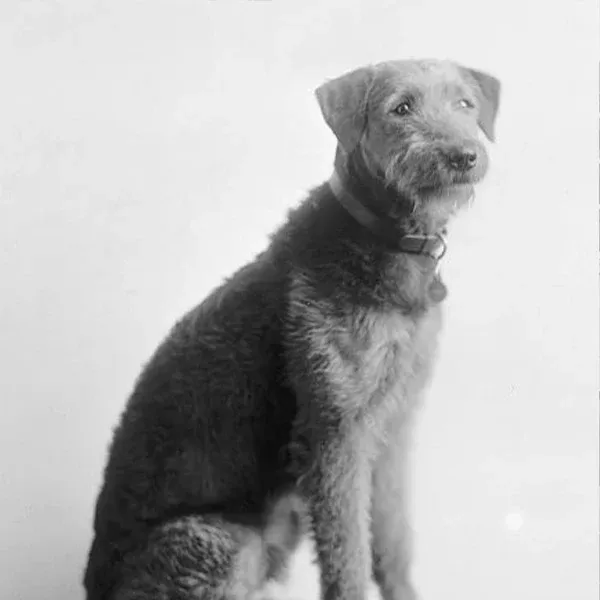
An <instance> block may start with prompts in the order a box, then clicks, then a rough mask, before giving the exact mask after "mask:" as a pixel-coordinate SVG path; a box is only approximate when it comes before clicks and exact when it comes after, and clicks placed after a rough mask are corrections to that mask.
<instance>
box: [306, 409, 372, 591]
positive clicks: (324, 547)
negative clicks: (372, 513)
mask: <svg viewBox="0 0 600 600" xmlns="http://www.w3.org/2000/svg"><path fill="white" fill-rule="evenodd" d="M323 425H324V423H323V421H322V420H321V421H320V423H319V427H318V430H319V431H321V432H323V434H322V435H319V436H311V437H312V442H313V443H311V446H313V448H312V449H313V454H312V459H311V461H310V462H311V465H310V468H309V470H308V472H307V473H306V474H305V476H304V477H302V478H301V487H302V488H303V491H304V493H305V494H306V496H307V497H308V498H309V499H310V510H311V517H312V526H313V535H314V540H315V545H316V550H317V557H318V562H319V565H320V568H321V597H322V598H323V600H365V599H366V597H367V589H368V586H369V582H370V580H371V572H372V567H371V547H370V527H369V510H370V491H371V490H370V488H371V470H370V465H369V461H368V454H369V452H368V448H367V447H366V443H367V440H366V436H365V433H364V431H363V432H361V430H360V428H359V427H358V426H357V425H356V424H352V425H351V426H350V425H349V426H346V424H341V425H338V426H335V427H329V426H327V425H326V426H325V427H324V426H323ZM324 432H327V433H326V434H325V433H324Z"/></svg>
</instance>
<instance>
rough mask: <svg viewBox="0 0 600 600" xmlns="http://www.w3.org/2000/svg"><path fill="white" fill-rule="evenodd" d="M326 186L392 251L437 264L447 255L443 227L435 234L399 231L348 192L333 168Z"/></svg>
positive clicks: (358, 220) (357, 219) (355, 217)
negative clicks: (417, 256) (416, 256)
mask: <svg viewBox="0 0 600 600" xmlns="http://www.w3.org/2000/svg"><path fill="white" fill-rule="evenodd" d="M329 186H330V187H331V191H332V192H333V195H334V196H335V197H336V199H337V201H338V202H339V203H340V204H341V205H342V206H343V207H344V208H345V209H346V210H347V211H348V212H349V213H350V215H352V217H354V219H355V220H356V221H357V222H358V223H360V224H361V225H362V226H363V227H365V228H366V229H368V230H369V231H371V232H372V233H374V234H375V235H376V236H377V237H379V238H382V239H384V240H385V241H386V242H387V244H388V245H389V246H390V247H391V248H392V249H393V250H394V251H396V252H403V253H406V254H415V255H421V256H426V257H429V258H431V259H433V260H434V261H435V262H436V263H437V262H438V261H439V260H440V259H441V258H442V257H443V256H444V254H446V249H447V243H446V237H445V235H446V230H445V229H444V230H442V231H440V232H439V233H436V234H434V235H425V234H423V235H419V234H402V233H401V232H400V231H399V230H398V229H397V228H396V227H394V226H393V225H391V224H389V223H387V222H386V221H384V220H383V219H381V218H380V217H378V216H377V215H376V214H375V213H373V212H372V211H371V210H370V209H369V208H367V207H366V206H365V205H364V204H363V203H362V202H361V201H360V200H359V199H358V198H357V197H356V196H354V195H353V194H351V193H350V192H349V191H348V190H347V189H346V187H345V186H344V184H343V183H342V180H341V178H340V176H339V174H338V172H337V170H335V169H334V171H333V173H332V175H331V177H330V178H329Z"/></svg>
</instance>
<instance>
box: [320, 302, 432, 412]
mask: <svg viewBox="0 0 600 600" xmlns="http://www.w3.org/2000/svg"><path fill="white" fill-rule="evenodd" d="M439 328H440V311H439V308H437V307H433V308H432V309H430V310H429V311H428V312H426V313H424V314H423V315H420V316H418V317H412V316H407V315H404V314H402V313H401V312H399V311H386V312H380V311H374V310H364V311H361V312H358V313H355V314H353V315H352V316H350V317H348V319H347V323H346V324H345V326H339V327H338V328H337V331H335V333H334V335H333V336H332V338H333V339H332V342H333V343H332V347H331V352H330V362H329V365H328V368H329V370H330V372H329V378H330V381H331V382H332V384H333V385H335V387H336V388H337V389H338V392H339V393H341V395H342V396H343V397H344V404H345V409H346V410H351V411H357V413H360V414H366V413H374V412H376V411H378V410H379V409H380V408H382V407H387V408H390V409H392V408H410V407H411V406H410V404H411V402H412V401H413V399H414V396H415V394H414V393H413V392H415V391H417V390H418V389H420V388H421V387H422V386H423V385H424V384H425V382H426V380H427V377H428V374H429V370H430V364H431V362H432V359H433V354H434V352H435V348H436V339H437V334H438V331H439Z"/></svg>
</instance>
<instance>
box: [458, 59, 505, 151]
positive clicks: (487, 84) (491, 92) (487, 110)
mask: <svg viewBox="0 0 600 600" xmlns="http://www.w3.org/2000/svg"><path fill="white" fill-rule="evenodd" d="M461 70H462V71H463V74H465V75H466V78H467V79H468V80H469V81H471V82H473V83H474V84H475V89H476V92H477V95H478V96H479V127H481V130H482V131H483V133H485V135H486V136H487V138H488V139H489V140H490V141H491V142H493V141H495V139H496V136H495V133H494V123H495V122H496V115H497V114H498V105H499V104H500V81H498V79H496V78H495V77H492V75H488V74H487V73H483V72H482V71H477V70H475V69H467V68H465V67H461Z"/></svg>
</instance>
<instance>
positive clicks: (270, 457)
mask: <svg viewBox="0 0 600 600" xmlns="http://www.w3.org/2000/svg"><path fill="white" fill-rule="evenodd" d="M278 277H279V275H278V272H277V270H276V269H275V267H274V265H273V263H272V261H271V259H270V255H269V254H268V253H265V254H264V255H262V256H260V257H258V258H257V260H256V261H254V262H253V263H251V264H249V265H248V266H246V267H245V268H243V269H241V270H240V271H239V272H238V273H236V274H235V275H234V276H233V277H232V278H231V279H229V280H228V281H227V282H225V284H223V285H222V286H221V287H219V288H218V289H217V290H215V291H214V292H213V293H212V294H211V295H210V296H209V297H208V298H207V299H206V301H205V302H203V303H202V304H200V305H199V306H198V307H196V308H195V309H194V310H192V311H191V312H190V313H188V314H187V315H186V316H185V317H184V318H183V319H182V320H181V321H179V322H178V323H177V324H176V325H175V327H174V328H173V330H172V331H171V332H170V334H169V336H168V337H167V338H166V340H165V341H164V342H163V343H162V344H161V346H160V347H159V348H158V350H157V351H156V352H155V354H154V356H153V357H152V359H151V360H150V361H149V363H148V364H147V365H146V367H145V369H144V370H143V372H142V374H141V376H140V378H139V380H138V381H137V383H136V386H135V388H134V390H133V393H132V395H131V397H130V399H129V402H128V404H127V407H126V409H125V411H124V413H123V415H122V417H121V422H120V424H119V426H118V427H117V429H116V431H115V434H114V439H113V442H112V445H111V449H110V454H109V460H108V464H107V466H106V469H105V480H104V484H103V487H102V490H101V492H100V495H99V498H98V502H97V507H96V518H95V524H94V528H95V539H94V542H93V544H92V548H91V551H90V556H89V562H88V567H87V571H86V575H85V585H86V588H87V591H88V598H89V600H101V599H102V600H105V599H107V598H112V597H113V596H111V594H112V593H113V592H112V590H114V589H115V588H116V587H118V585H119V584H120V583H121V582H122V580H123V577H124V576H125V575H124V572H127V571H131V568H132V567H131V565H130V566H127V565H128V562H130V561H133V564H134V566H135V569H139V565H140V564H141V563H140V561H142V562H144V561H150V562H151V561H152V560H157V559H156V555H157V553H161V552H165V553H166V552H167V551H166V543H167V542H166V540H168V539H170V538H172V537H173V536H175V537H177V539H178V540H179V541H178V542H177V544H176V546H177V547H180V548H183V547H186V548H187V549H186V550H185V552H184V556H188V557H189V556H190V553H191V555H193V554H194V552H196V553H200V554H202V555H203V558H204V559H205V560H208V564H211V565H213V566H214V567H215V573H214V579H215V581H216V580H218V579H219V578H220V579H223V577H221V576H220V575H219V573H218V571H219V569H228V568H229V569H233V567H234V562H235V560H238V559H237V558H235V557H236V556H238V554H239V552H238V551H239V550H240V548H241V547H244V548H245V550H244V552H242V553H241V554H239V556H241V557H243V560H244V561H245V562H246V563H247V564H250V563H251V562H252V560H258V559H252V560H250V557H251V556H252V555H253V553H252V552H251V549H252V548H253V547H254V546H255V545H256V544H255V543H254V542H252V540H254V539H262V537H261V536H262V534H260V529H261V527H260V523H258V521H257V524H256V525H252V526H250V527H243V526H242V525H239V526H237V525H235V523H236V519H235V518H231V519H229V520H228V522H230V523H231V528H230V529H223V528H222V527H220V525H219V520H218V517H215V518H216V519H217V520H215V519H213V518H212V517H211V518H209V520H208V521H206V520H204V515H219V514H221V513H227V514H230V515H236V514H237V515H241V517H242V518H243V519H248V518H249V519H260V518H262V517H261V515H263V514H264V511H265V510H266V504H265V503H266V500H267V498H268V497H270V496H272V495H273V494H276V493H277V491H278V490H279V489H281V488H282V486H283V485H284V484H285V477H286V476H285V473H284V472H283V463H282V456H283V453H282V449H283V448H284V447H285V445H286V443H287V442H288V440H289V431H290V427H291V420H292V418H293V415H294V413H295V406H294V397H293V395H292V394H291V392H290V391H289V390H288V389H287V388H286V384H285V380H284V369H283V367H282V364H281V361H282V354H283V351H282V348H281V344H282V341H281V332H280V328H279V322H280V314H279V310H280V306H279V303H280V302H281V298H282V296H283V294H282V293H281V290H280V289H279V286H280V283H279V281H278ZM281 514H282V513H281V506H279V509H278V511H275V512H274V513H273V515H274V518H275V523H278V524H279V525H273V526H272V527H271V526H269V527H266V526H265V527H266V529H265V535H267V537H269V536H273V535H275V538H277V535H278V532H279V531H281V530H283V531H287V530H288V528H287V525H286V526H282V525H281V524H282V523H287V521H286V518H283V519H282V517H281ZM290 514H291V513H290ZM199 515H203V517H200V516H199ZM173 519H175V520H173ZM165 523H170V524H169V525H165ZM292 530H293V527H292ZM184 531H188V532H189V533H190V534H192V535H191V536H190V537H189V538H187V542H185V543H184V540H185V539H186V537H185V535H183V532H184ZM243 531H247V532H248V538H247V539H245V540H243V543H242V540H241V538H240V532H243ZM218 532H221V533H220V534H219V535H215V533H218ZM257 532H258V533H257ZM286 535H287V534H286ZM257 536H258V537H257ZM283 537H285V536H283ZM169 543H173V539H171V541H170V542H169ZM256 543H258V542H256ZM287 545H288V544H287V542H286V543H281V544H279V543H274V544H272V546H273V547H275V548H277V547H280V548H285V547H287ZM163 546H164V548H162V547H163ZM161 548H162V550H161ZM271 554H272V553H271ZM276 554H277V553H275V554H273V556H275V555H276ZM176 555H177V552H175V555H174V556H173V557H172V559H169V560H173V561H177V560H178V559H177V556H176ZM219 555H222V556H221V563H220V567H219V569H217V565H216V564H214V563H215V561H216V562H219V560H218V558H216V557H219ZM210 556H213V558H210ZM152 557H154V558H152ZM259 558H260V556H259ZM182 560H189V558H185V559H184V558H182ZM195 562H197V561H195ZM228 565H229V566H228ZM142 573H143V569H142ZM231 577H234V575H233V571H232V575H231ZM235 577H238V576H237V575H235ZM240 577H241V576H239V577H238V579H239V578H240ZM248 577H253V576H252V575H251V574H249V575H248ZM142 579H144V578H143V577H142ZM128 593H130V592H128ZM119 597H120V598H125V597H131V598H134V597H135V595H131V594H130V596H123V592H121V593H120V596H119ZM152 597H154V596H152ZM169 597H170V598H172V597H174V596H169ZM216 597H218V596H216ZM234 597H238V596H234ZM239 597H240V598H241V597H243V596H239Z"/></svg>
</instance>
